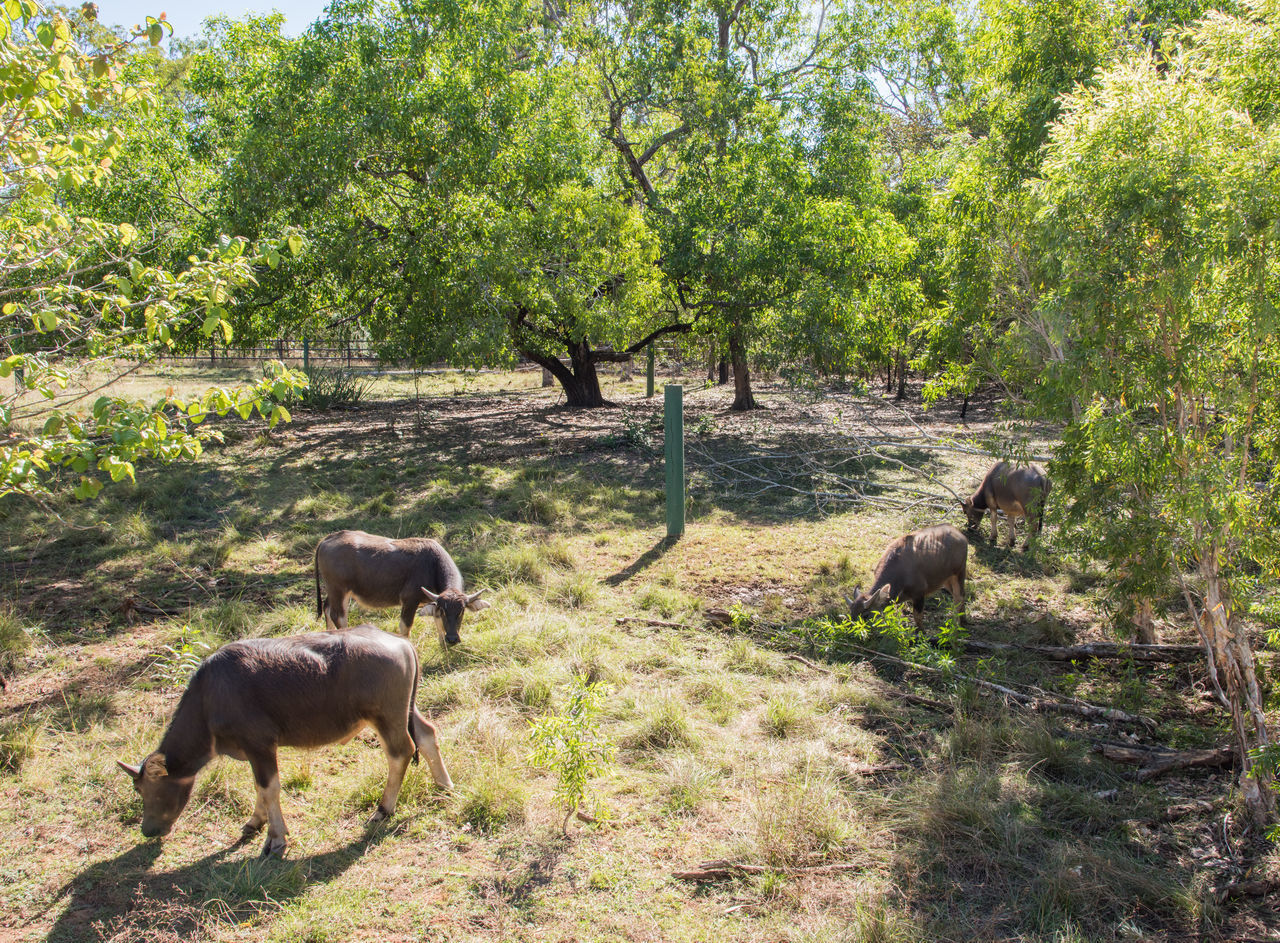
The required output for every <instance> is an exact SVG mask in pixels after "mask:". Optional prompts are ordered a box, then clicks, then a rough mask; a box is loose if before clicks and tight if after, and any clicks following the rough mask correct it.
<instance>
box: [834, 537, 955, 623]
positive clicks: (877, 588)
mask: <svg viewBox="0 0 1280 943" xmlns="http://www.w3.org/2000/svg"><path fill="white" fill-rule="evenodd" d="M968 562H969V541H968V540H966V539H965V536H964V534H962V533H960V530H959V529H958V528H956V527H952V526H951V525H950V524H937V525H935V526H933V527H926V528H925V529H924V530H918V531H916V532H914V533H911V534H907V535H906V536H904V537H899V538H898V539H897V540H895V541H893V542H892V543H891V544H889V546H888V547H887V548H886V549H885V552H884V556H882V557H881V558H880V562H879V563H878V564H876V570H875V573H874V575H873V576H872V578H871V589H870V590H868V591H867V592H865V593H864V592H862V591H861V589H855V590H854V591H853V596H852V597H849V596H846V597H845V601H846V602H847V603H848V604H849V616H850V617H851V618H853V619H857V618H859V617H860V616H862V615H863V614H864V613H867V612H876V611H878V610H880V609H883V608H884V607H885V606H887V605H889V604H890V603H891V602H910V603H911V607H912V611H913V615H914V616H915V620H916V627H917V628H922V627H923V625H924V601H925V598H926V597H928V596H931V595H933V594H934V593H936V592H937V591H938V590H940V589H945V590H947V591H948V592H949V593H951V598H952V600H953V601H954V602H955V604H956V610H957V612H958V613H959V615H960V617H961V619H963V618H964V577H965V569H966V567H967V566H968Z"/></svg>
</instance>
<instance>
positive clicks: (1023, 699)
mask: <svg viewBox="0 0 1280 943" xmlns="http://www.w3.org/2000/svg"><path fill="white" fill-rule="evenodd" d="M850 647H851V648H853V649H854V650H856V651H859V652H862V653H863V654H865V655H867V656H868V657H870V658H879V659H881V660H883V661H888V662H892V663H893V664H895V665H902V666H903V667H904V668H914V669H916V670H917V671H924V672H928V673H930V674H935V675H941V674H948V675H949V677H952V678H956V679H958V680H960V681H968V682H969V683H970V684H975V685H977V686H978V687H980V688H983V689H984V690H987V691H995V692H996V693H997V694H1001V695H1003V696H1004V697H1006V698H1008V699H1009V700H1011V701H1013V702H1014V703H1015V704H1017V705H1019V706H1020V707H1025V708H1027V709H1028V710H1033V711H1039V712H1042V713H1057V714H1074V715H1076V716H1077V717H1085V718H1088V719H1089V720H1107V721H1110V722H1112V723H1122V724H1136V725H1138V726H1142V727H1146V728H1147V729H1149V730H1154V729H1155V728H1156V723H1155V721H1153V720H1152V719H1151V718H1149V717H1143V716H1142V715H1141V714H1130V713H1129V712H1128V711H1123V710H1120V708H1118V707H1102V706H1101V705H1098V704H1090V703H1089V702H1088V701H1081V700H1079V699H1077V698H1065V697H1062V696H1055V695H1053V694H1050V693H1049V692H1048V691H1045V690H1043V689H1041V688H1037V687H1033V686H1032V685H1027V686H1026V687H1027V692H1025V693H1024V692H1022V691H1015V690H1014V689H1013V688H1010V687H1007V686H1005V685H1003V684H996V683H995V682H994V681H985V680H983V679H982V678H974V677H971V676H970V675H962V674H960V673H958V672H950V673H946V672H943V671H942V669H940V668H934V667H933V666H931V665H922V664H920V663H919V662H914V661H907V660H906V659H904V658H896V657H894V656H893V655H886V654H884V653H883V652H875V651H872V650H871V649H869V648H863V647H862V646H860V645H853V646H850Z"/></svg>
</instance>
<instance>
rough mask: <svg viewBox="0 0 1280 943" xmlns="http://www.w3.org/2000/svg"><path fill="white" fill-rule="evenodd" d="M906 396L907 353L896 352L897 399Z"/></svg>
mask: <svg viewBox="0 0 1280 943" xmlns="http://www.w3.org/2000/svg"><path fill="white" fill-rule="evenodd" d="M906 398H907V355H906V354H903V353H899V354H898V399H900V400H903V399H906Z"/></svg>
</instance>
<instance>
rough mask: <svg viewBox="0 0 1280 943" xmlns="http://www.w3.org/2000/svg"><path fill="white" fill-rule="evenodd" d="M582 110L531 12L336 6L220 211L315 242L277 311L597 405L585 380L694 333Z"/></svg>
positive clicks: (285, 67)
mask: <svg viewBox="0 0 1280 943" xmlns="http://www.w3.org/2000/svg"><path fill="white" fill-rule="evenodd" d="M587 99H588V89H587V87H586V83H585V78H584V73H583V71H582V70H581V69H580V68H578V67H577V66H576V65H575V64H574V62H572V61H571V60H570V59H568V58H566V57H565V56H564V54H563V48H562V47H561V46H560V45H559V44H558V43H557V42H556V41H555V30H554V24H553V22H552V21H551V20H550V19H549V18H548V14H547V12H546V10H545V9H544V6H543V5H542V4H534V3H530V2H526V0H485V2H483V3H479V4H476V5H475V6H474V7H473V8H469V9H468V10H467V11H466V12H465V13H464V12H463V11H462V10H460V9H459V8H458V7H457V6H456V4H453V3H450V2H444V0H428V2H415V3H405V4H392V3H380V2H340V3H336V4H334V5H333V6H331V7H330V9H329V12H328V16H327V18H325V19H324V20H322V21H320V22H319V23H317V24H316V25H314V26H313V27H312V28H311V29H310V30H309V31H308V32H307V33H306V34H305V35H304V36H303V37H301V39H300V40H299V41H298V42H297V44H296V45H295V46H294V47H292V48H291V49H290V50H289V51H288V53H287V54H286V55H285V56H284V57H283V59H282V60H281V64H280V68H279V70H278V72H277V74H276V75H275V77H274V79H273V82H272V83H271V85H270V87H266V88H262V89H260V90H259V91H258V93H257V94H256V96H255V97H254V103H253V104H252V106H251V107H250V109H249V112H250V114H251V118H250V120H249V122H248V125H247V127H246V129H245V131H244V133H243V135H242V137H241V139H240V144H239V146H238V149H237V152H236V154H235V156H234V158H233V160H231V161H230V163H229V165H228V170H227V174H226V178H225V181H224V184H223V186H224V193H225V198H224V202H223V209H222V212H223V213H224V214H225V216H226V218H228V219H232V220H236V221H238V222H240V223H242V224H243V225H244V226H245V227H253V226H258V227H260V228H261V231H263V232H270V231H274V230H275V229H279V228H280V227H283V226H286V225H290V224H297V225H301V226H304V227H305V228H306V229H307V231H308V232H309V233H310V235H311V240H310V242H311V249H310V251H309V253H308V259H307V263H306V264H307V271H306V274H305V275H304V277H302V278H301V279H299V280H297V281H296V282H294V283H292V284H283V283H281V284H277V285H271V286H268V285H265V284H264V293H265V294H266V295H267V296H268V297H269V298H270V300H272V301H273V303H274V304H275V305H276V307H277V308H279V307H281V306H291V307H292V308H293V309H294V310H297V311H302V312H305V313H306V316H309V317H317V316H318V317H321V318H328V319H329V320H341V319H358V320H359V322H360V323H361V324H362V325H364V326H365V328H366V329H367V330H368V331H369V333H370V335H371V336H372V338H373V339H374V342H375V344H376V345H377V346H378V347H379V348H380V349H381V351H382V352H384V353H386V354H388V355H390V356H394V357H398V358H401V359H406V360H413V361H419V362H422V361H432V360H437V359H443V360H446V361H448V362H451V363H454V364H456V365H459V366H478V365H481V364H486V363H487V364H500V363H511V362H512V361H513V360H514V358H515V357H516V356H518V355H523V356H525V357H527V358H529V359H531V360H533V361H534V362H536V363H539V364H542V365H543V366H544V367H546V368H547V369H549V370H550V371H551V372H552V373H553V374H554V375H555V377H556V378H557V379H558V380H559V381H560V383H561V384H562V385H563V387H564V390H565V393H566V396H567V400H568V403H569V404H570V405H572V406H598V405H601V404H602V403H603V402H604V401H603V397H602V395H601V392H600V387H599V382H598V379H597V365H598V364H600V363H602V362H608V361H616V360H625V359H629V358H630V356H631V355H632V353H634V352H635V351H637V350H639V349H640V348H641V347H642V346H643V345H644V344H646V343H649V342H651V341H652V340H653V339H654V338H656V337H658V336H662V335H663V334H665V333H676V332H683V331H687V330H688V329H689V325H688V324H687V322H685V321H683V320H681V319H680V317H679V312H678V311H677V309H676V308H675V307H674V305H673V304H672V303H671V301H670V299H668V298H666V297H665V296H664V294H663V291H662V286H661V284H660V282H659V275H660V272H659V270H658V268H657V267H656V265H655V264H654V262H655V257H656V254H657V248H656V243H655V241H654V238H653V236H652V234H651V233H650V231H649V228H648V225H647V221H646V219H645V217H644V214H643V213H642V212H641V211H640V210H639V208H638V207H636V206H634V205H632V204H630V203H629V202H628V201H627V200H626V199H625V197H626V194H625V193H622V192H620V189H619V187H618V186H617V183H616V181H614V180H613V179H612V178H611V177H610V175H609V174H608V171H607V163H606V162H605V160H604V156H605V152H604V149H603V148H604V144H603V142H602V141H601V140H600V138H599V136H598V135H597V134H596V133H595V131H594V129H593V128H592V127H591V126H590V124H589V122H588V120H587V118H586V115H587V114H588V109H587V108H585V107H584V102H586V101H587ZM273 294H274V297H271V296H272V295H273Z"/></svg>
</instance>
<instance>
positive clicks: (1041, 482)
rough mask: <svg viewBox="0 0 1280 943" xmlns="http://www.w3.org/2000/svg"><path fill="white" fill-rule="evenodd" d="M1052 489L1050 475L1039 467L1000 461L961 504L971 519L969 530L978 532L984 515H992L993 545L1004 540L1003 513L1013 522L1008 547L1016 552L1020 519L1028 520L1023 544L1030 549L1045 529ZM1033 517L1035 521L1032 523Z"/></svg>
mask: <svg viewBox="0 0 1280 943" xmlns="http://www.w3.org/2000/svg"><path fill="white" fill-rule="evenodd" d="M1050 487H1052V485H1051V483H1050V481H1049V476H1048V475H1046V474H1045V473H1044V469H1043V468H1041V467H1040V466H1039V465H1027V466H1023V467H1021V468H1017V467H1015V466H1013V465H1010V464H1009V463H1008V462H997V463H996V464H994V465H992V466H991V470H990V471H989V472H987V476H986V477H985V478H983V479H982V484H980V485H979V486H978V490H977V491H975V492H974V493H973V495H972V496H971V497H968V498H966V499H965V500H963V501H961V502H960V506H961V507H962V508H963V509H964V515H965V518H966V519H967V520H968V525H969V529H970V530H971V531H974V532H976V531H977V530H978V528H979V527H980V526H981V524H982V515H983V514H984V513H986V512H987V511H990V512H991V542H992V543H993V544H994V543H998V542H999V539H1000V531H999V526H1000V525H999V515H998V514H997V513H996V512H997V511H1003V512H1004V516H1005V518H1006V519H1007V520H1008V522H1009V540H1008V542H1007V543H1006V545H1005V546H1007V547H1009V548H1010V549H1013V544H1014V541H1015V538H1016V533H1015V526H1016V519H1017V518H1019V517H1024V518H1026V519H1027V536H1026V538H1025V539H1024V540H1023V542H1022V549H1023V550H1026V549H1027V547H1028V546H1030V544H1031V538H1032V537H1035V536H1037V535H1039V533H1040V530H1041V528H1043V527H1044V506H1045V502H1046V501H1047V500H1048V498H1049V489H1050ZM1032 515H1034V516H1035V520H1034V521H1032Z"/></svg>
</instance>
